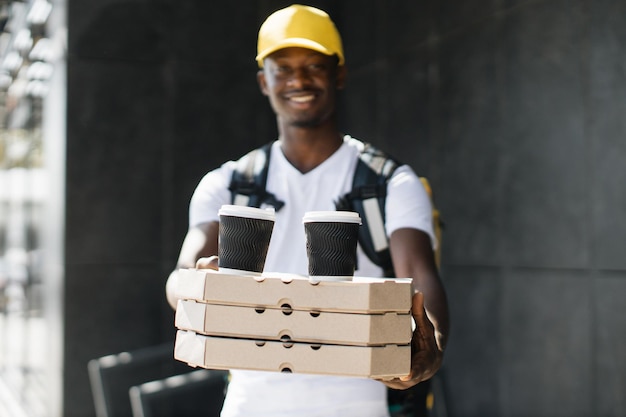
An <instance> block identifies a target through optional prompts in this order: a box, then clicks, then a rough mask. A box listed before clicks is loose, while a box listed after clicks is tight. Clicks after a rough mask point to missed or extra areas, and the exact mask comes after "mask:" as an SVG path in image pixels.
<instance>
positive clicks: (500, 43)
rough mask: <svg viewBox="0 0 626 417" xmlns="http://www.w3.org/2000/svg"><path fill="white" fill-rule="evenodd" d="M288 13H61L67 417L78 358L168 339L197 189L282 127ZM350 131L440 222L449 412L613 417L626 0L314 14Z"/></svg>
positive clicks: (103, 6)
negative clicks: (426, 188) (334, 61)
mask: <svg viewBox="0 0 626 417" xmlns="http://www.w3.org/2000/svg"><path fill="white" fill-rule="evenodd" d="M286 4H288V2H285V1H270V0H264V1H257V2H220V3H217V2H207V1H204V0H185V1H182V2H181V1H174V0H156V1H151V2H145V1H131V0H124V1H105V0H82V1H80V2H69V5H68V6H69V16H68V20H69V55H68V88H69V90H68V120H67V123H68V124H67V129H68V138H67V140H68V144H67V244H66V258H67V259H66V292H65V304H66V309H65V314H66V317H65V355H66V357H65V366H64V371H65V382H64V387H65V395H64V402H65V414H64V415H65V416H66V417H85V416H88V415H93V405H92V401H91V393H90V390H89V387H88V382H87V374H86V363H87V361H88V360H89V359H91V358H94V357H98V356H101V355H104V354H109V353H115V352H119V351H122V350H129V349H136V348H140V347H143V346H148V345H151V344H156V343H159V342H161V341H164V340H170V339H171V338H172V337H173V327H172V320H173V316H172V313H171V311H170V310H169V308H168V307H167V305H166V304H165V299H164V296H163V287H164V283H165V279H166V276H167V274H168V273H169V270H170V269H171V268H172V267H173V266H174V263H175V260H176V256H177V253H178V249H179V247H180V244H181V242H182V237H183V236H184V233H185V230H186V226H187V213H186V211H187V203H188V199H189V197H190V196H191V192H192V191H193V188H194V187H195V185H196V183H197V181H198V180H199V179H200V177H201V176H202V175H203V174H204V173H205V172H206V171H207V170H208V169H211V168H213V167H215V166H217V165H218V164H220V163H221V162H223V161H224V160H225V159H227V158H231V157H235V156H237V155H239V154H241V153H243V151H245V150H247V149H249V148H251V147H253V146H255V145H256V144H260V143H264V142H267V141H268V140H270V139H272V138H273V137H274V135H275V127H274V120H273V116H272V114H271V112H270V110H269V107H268V105H267V103H266V102H265V99H264V98H263V97H262V96H261V95H260V94H259V92H258V89H257V86H256V81H255V71H256V67H255V63H254V55H255V44H256V30H257V28H258V25H259V24H260V23H261V21H262V19H263V18H264V17H265V16H266V15H267V14H268V13H269V12H270V11H272V10H274V9H276V8H278V7H281V6H284V5H286ZM313 4H316V5H318V6H321V7H322V8H325V9H326V10H328V11H329V12H330V13H331V14H332V15H333V16H334V17H335V20H336V21H337V24H338V26H339V27H340V29H341V31H342V32H343V35H344V43H345V47H346V56H347V61H348V66H349V80H348V86H347V89H346V91H345V92H344V93H343V94H342V98H341V99H342V114H341V123H342V126H343V127H344V128H345V130H346V131H347V132H349V133H351V134H353V135H354V136H357V137H360V138H362V139H365V140H369V141H371V142H374V143H377V144H379V145H381V146H383V147H384V148H386V149H388V150H389V151H390V152H391V153H393V154H395V155H396V156H399V157H401V158H403V159H404V160H405V161H406V162H408V163H410V164H411V165H412V166H413V167H414V168H415V169H416V170H417V171H418V172H419V173H420V174H423V175H427V176H428V177H429V178H430V180H431V182H432V184H433V187H434V189H435V199H436V202H437V204H438V205H439V207H440V209H441V210H442V212H443V214H444V220H445V222H446V229H445V235H444V247H443V262H444V265H443V270H442V275H443V277H444V280H445V282H446V285H447V288H448V291H449V298H450V305H451V314H452V321H453V333H452V335H451V338H450V345H449V349H448V353H447V356H446V363H445V366H444V370H443V372H442V375H443V377H444V384H445V387H446V390H447V394H448V399H449V400H450V403H449V404H448V409H449V414H450V415H452V416H462V417H471V416H481V417H488V416H498V417H507V416H510V417H514V416H529V415H532V416H551V417H552V416H568V417H570V416H621V415H624V414H625V413H626V402H625V401H624V397H623V393H624V392H626V386H625V385H624V379H623V375H624V374H626V362H625V359H624V358H625V356H624V354H623V352H625V351H626V336H625V335H626V331H625V330H626V322H625V321H624V317H626V311H625V308H624V307H623V305H624V303H623V301H622V300H621V298H622V297H621V294H624V293H625V292H626V272H625V269H626V257H624V255H623V253H624V251H625V249H626V218H625V216H624V212H625V211H626V193H624V191H623V190H624V187H623V184H624V182H625V180H626V168H625V166H626V164H624V160H625V157H626V141H625V140H624V134H625V133H626V122H625V120H626V119H625V118H624V117H623V115H624V114H626V104H625V103H626V93H625V91H626V89H625V88H624V86H625V85H626V76H625V71H624V59H623V57H624V56H625V55H626V29H624V28H626V4H625V3H624V2H621V1H619V0H593V1H591V0H567V1H566V0H552V1H547V0H543V1H541V0H539V1H537V0H535V1H522V0H493V1H467V0H446V1H434V0H424V1H419V2H408V1H405V2H401V1H393V2H387V1H375V0H363V1H358V2H356V1H345V2H332V1H318V2H313Z"/></svg>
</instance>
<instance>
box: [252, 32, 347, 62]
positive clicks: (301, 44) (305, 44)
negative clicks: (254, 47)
mask: <svg viewBox="0 0 626 417" xmlns="http://www.w3.org/2000/svg"><path fill="white" fill-rule="evenodd" d="M285 48H306V49H312V50H313V51H317V52H319V53H321V54H324V55H328V56H332V55H337V54H336V52H334V51H331V50H330V49H328V48H325V47H324V46H322V45H321V44H319V43H317V42H314V41H312V40H310V39H304V38H289V39H284V40H282V41H281V42H280V43H278V44H276V45H274V46H272V47H271V48H266V49H264V50H263V51H262V52H261V53H260V54H258V55H257V56H256V61H257V63H258V64H259V67H263V60H264V59H265V58H267V57H268V56H269V55H271V54H273V53H274V52H276V51H278V50H280V49H285ZM339 60H340V62H339V63H340V64H342V63H343V61H342V60H341V57H340V56H339Z"/></svg>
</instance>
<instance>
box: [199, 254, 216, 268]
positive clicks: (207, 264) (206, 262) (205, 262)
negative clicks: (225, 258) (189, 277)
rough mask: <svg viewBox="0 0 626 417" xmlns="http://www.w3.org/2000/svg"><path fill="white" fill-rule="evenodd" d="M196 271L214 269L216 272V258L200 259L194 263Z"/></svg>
mask: <svg viewBox="0 0 626 417" xmlns="http://www.w3.org/2000/svg"><path fill="white" fill-rule="evenodd" d="M196 269H214V270H216V271H217V270H218V269H219V266H218V260H217V256H215V255H213V256H209V257H207V258H200V259H198V260H197V261H196Z"/></svg>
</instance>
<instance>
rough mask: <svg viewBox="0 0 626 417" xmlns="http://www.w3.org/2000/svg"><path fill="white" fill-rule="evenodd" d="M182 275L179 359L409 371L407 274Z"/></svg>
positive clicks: (373, 373)
mask: <svg viewBox="0 0 626 417" xmlns="http://www.w3.org/2000/svg"><path fill="white" fill-rule="evenodd" d="M179 274H180V280H179V285H178V289H177V293H178V296H179V297H180V298H181V299H180V300H179V301H178V306H177V310H176V319H175V326H176V328H177V329H178V330H177V334H176V343H175V349H174V357H175V358H176V359H177V360H180V361H183V362H186V363H188V364H189V365H191V366H198V367H203V368H209V369H248V370H262V371H277V372H295V373H309V374H325V375H341V376H352V377H368V378H376V379H391V378H395V377H401V376H405V375H407V374H408V373H409V369H410V360H411V346H410V343H411V335H412V330H411V327H412V318H411V314H410V308H411V294H412V291H411V279H408V278H405V279H391V278H389V279H385V278H360V277H354V279H353V280H352V281H321V282H313V281H310V280H309V279H308V277H302V276H298V275H289V274H280V273H265V274H263V275H262V276H250V275H233V274H224V273H220V272H218V271H213V270H208V269H181V270H180V271H179Z"/></svg>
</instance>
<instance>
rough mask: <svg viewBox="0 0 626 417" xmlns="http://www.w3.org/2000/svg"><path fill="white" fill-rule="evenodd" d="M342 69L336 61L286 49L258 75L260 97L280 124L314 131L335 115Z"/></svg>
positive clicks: (271, 59) (268, 59) (342, 75)
mask: <svg viewBox="0 0 626 417" xmlns="http://www.w3.org/2000/svg"><path fill="white" fill-rule="evenodd" d="M344 78H345V68H344V67H343V66H341V67H340V66H338V65H337V58H336V57H332V56H328V55H324V54H321V53H319V52H316V51H313V50H311V49H305V48H285V49H280V50H278V51H276V52H274V53H273V54H271V55H269V56H268V57H267V58H266V59H265V62H264V66H263V69H262V70H261V71H259V74H258V80H259V85H260V86H261V91H262V92H263V94H265V95H266V96H268V98H269V100H270V104H271V105H272V108H273V109H274V112H276V114H277V116H278V117H279V119H281V121H282V122H284V123H286V124H288V125H291V126H295V127H314V126H318V125H320V124H322V123H324V122H325V121H327V120H329V118H330V117H332V116H333V115H334V113H335V101H336V92H337V90H338V89H341V88H343V83H344Z"/></svg>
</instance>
